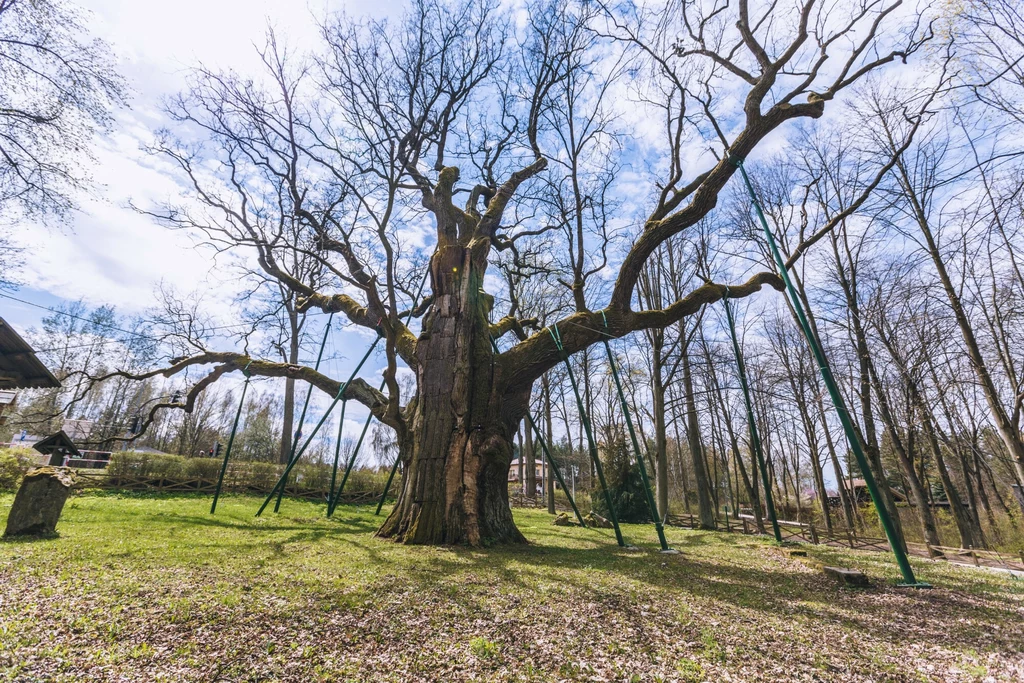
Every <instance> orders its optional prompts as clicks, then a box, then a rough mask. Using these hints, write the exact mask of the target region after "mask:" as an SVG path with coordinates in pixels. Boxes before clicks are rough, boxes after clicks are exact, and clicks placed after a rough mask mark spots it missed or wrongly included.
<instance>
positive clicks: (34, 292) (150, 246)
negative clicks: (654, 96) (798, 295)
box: [0, 0, 784, 436]
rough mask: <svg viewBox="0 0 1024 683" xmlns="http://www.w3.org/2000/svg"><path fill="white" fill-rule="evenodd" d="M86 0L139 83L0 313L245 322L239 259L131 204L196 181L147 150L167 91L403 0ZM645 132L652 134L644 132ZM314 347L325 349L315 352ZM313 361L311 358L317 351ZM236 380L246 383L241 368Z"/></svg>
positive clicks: (337, 340)
mask: <svg viewBox="0 0 1024 683" xmlns="http://www.w3.org/2000/svg"><path fill="white" fill-rule="evenodd" d="M82 2H83V4H85V5H86V6H87V8H88V9H89V10H90V11H91V16H90V17H89V18H88V19H87V21H86V25H87V27H88V29H89V30H90V32H91V33H92V34H93V35H95V36H97V37H99V38H101V39H103V40H105V41H107V42H108V43H109V44H110V45H111V46H112V48H113V50H114V52H115V54H116V57H117V60H118V67H119V69H120V71H121V73H122V74H123V75H124V76H125V77H126V79H127V80H128V82H129V85H130V88H131V91H132V97H131V102H130V107H129V108H128V109H126V110H123V111H119V112H118V113H117V121H116V122H115V124H114V126H113V132H112V133H110V134H109V135H106V136H104V137H102V138H101V139H99V140H98V141H97V145H96V149H95V157H96V160H95V164H94V167H93V168H92V172H93V176H94V179H95V181H96V184H97V187H96V191H95V193H94V196H91V197H87V198H84V199H83V200H82V201H81V211H80V212H79V213H78V214H77V215H76V216H75V217H74V219H73V220H72V221H71V223H70V225H68V226H67V227H64V228H59V229H58V228H47V227H43V226H39V225H22V226H20V228H19V233H18V234H17V235H16V238H17V239H18V240H19V241H20V242H21V244H22V246H24V247H25V261H26V269H25V271H24V272H23V273H22V274H21V278H20V279H21V280H22V281H23V282H24V283H25V284H24V286H22V287H21V288H20V289H19V290H18V291H17V292H16V293H15V294H14V295H15V296H17V297H18V298H19V299H22V300H24V301H27V302H31V303H30V304H25V303H20V302H16V301H12V300H10V299H0V315H3V317H4V318H5V319H7V320H8V321H9V322H10V323H12V324H13V325H14V326H15V327H16V328H18V329H20V330H21V331H23V332H24V331H25V330H26V329H27V328H29V327H31V326H34V325H38V324H39V322H40V320H41V318H42V317H43V316H44V315H46V311H45V310H43V309H42V308H40V307H53V306H55V305H57V304H59V303H61V302H62V301H72V300H79V299H81V300H83V301H84V302H85V303H86V304H88V305H89V306H92V307H95V306H99V305H101V304H110V305H113V306H114V307H115V308H116V309H117V311H118V312H119V313H121V314H127V315H131V314H138V313H143V312H145V311H146V309H147V308H150V307H151V306H152V305H153V303H154V291H155V290H156V288H157V287H158V286H160V285H164V286H170V287H173V288H174V289H176V290H178V291H179V292H183V293H187V292H191V291H197V290H198V291H203V292H205V293H207V296H206V297H205V301H206V302H207V305H208V306H209V307H210V310H209V312H210V313H211V314H212V315H213V316H214V317H215V318H216V319H217V321H218V324H221V325H223V324H230V323H232V322H235V320H234V319H233V318H232V316H233V315H234V314H233V311H232V308H231V305H230V302H231V298H232V295H233V294H234V293H236V292H237V291H238V289H237V288H238V282H237V278H236V277H235V273H234V271H233V270H232V269H231V268H230V267H229V266H228V264H227V263H225V262H224V261H223V260H215V259H214V258H213V254H212V253H211V252H210V251H209V250H208V249H206V248H203V247H200V246H198V245H197V244H196V243H195V242H194V238H193V237H192V236H190V235H188V234H185V233H181V232H173V231H170V230H168V229H167V228H165V227H162V226H159V225H157V224H156V223H155V222H154V221H153V220H152V219H150V218H148V217H146V216H144V215H141V214H140V213H138V212H137V211H135V210H134V209H132V208H131V206H130V205H129V204H130V203H131V204H134V205H136V206H142V207H147V206H154V205H157V204H159V203H161V202H162V201H165V200H168V199H175V198H177V197H179V196H181V195H182V194H183V193H184V191H185V189H186V188H184V187H183V186H182V185H180V184H179V183H180V182H181V179H180V176H179V175H178V174H176V173H174V172H173V170H172V169H171V168H170V167H169V166H168V165H167V163H166V161H164V160H162V159H159V158H156V157H153V156H151V155H149V154H147V153H146V152H145V151H144V147H145V146H146V145H147V144H149V143H150V142H151V141H152V140H153V138H154V135H155V133H156V131H158V130H159V129H160V128H161V127H163V126H164V125H166V123H167V122H166V120H165V117H164V115H163V113H162V108H161V103H162V101H163V99H164V98H166V97H168V96H171V95H173V94H174V93H176V92H178V91H179V90H181V89H182V87H183V85H184V80H185V77H186V75H187V73H188V70H189V69H190V68H192V67H194V66H196V65H198V64H204V65H207V66H209V67H212V68H214V69H228V68H230V69H233V70H235V71H238V72H240V73H241V74H243V75H244V74H246V73H255V72H256V71H257V70H258V57H257V54H256V49H255V46H256V45H257V44H260V43H262V40H263V37H264V35H265V32H266V30H267V27H268V26H273V27H274V29H275V32H276V34H277V35H278V37H279V38H281V39H283V41H284V42H285V43H286V44H287V45H291V46H295V47H297V48H300V49H302V48H304V47H308V46H311V45H313V44H314V43H315V42H316V41H317V20H318V19H319V18H322V17H324V16H325V15H326V14H327V13H329V12H338V11H344V12H346V13H349V14H352V15H362V14H365V13H367V12H372V13H373V14H375V15H378V16H379V15H381V14H386V13H390V12H394V11H397V10H399V9H400V8H401V4H402V3H401V2H400V0H383V1H378V2H373V3H370V2H367V1H366V0H278V1H276V2H275V1H271V0H179V1H178V2H176V3H152V2H138V0H134V1H128V0H82ZM638 116H639V114H638ZM634 132H638V131H637V130H636V129H634ZM651 134H652V135H653V134H654V133H653V131H652V132H651ZM639 137H641V138H643V137H644V135H643V133H642V132H639ZM783 140H784V134H783V132H781V131H780V132H779V133H778V134H777V135H773V136H772V137H771V138H770V139H768V140H765V141H764V142H763V143H762V145H761V146H760V148H759V150H758V153H759V154H770V153H772V152H773V151H777V150H778V149H779V148H780V146H781V145H782V144H783ZM701 165H703V162H702V164H701ZM637 194H638V195H642V194H643V193H642V192H638V193H637ZM32 304H34V305H32ZM325 317H326V316H316V317H314V318H313V319H312V323H311V335H312V336H313V337H314V338H317V339H319V337H320V330H321V329H322V326H323V324H324V323H325ZM371 336H372V335H371ZM370 341H371V339H370V338H369V337H368V334H367V333H366V332H365V331H360V332H355V331H352V332H348V331H344V330H341V331H338V332H336V333H334V334H332V335H331V338H330V341H329V344H328V347H327V352H326V353H325V355H326V356H327V358H329V359H330V360H329V361H328V364H327V365H326V366H325V371H326V372H327V374H330V375H331V376H334V377H338V378H344V377H347V376H348V374H349V372H351V371H352V369H353V368H354V366H355V363H356V362H357V361H358V359H359V358H360V357H361V356H362V354H363V351H364V349H365V348H366V346H367V345H368V344H369V343H370ZM310 353H312V354H315V350H314V351H312V352H310ZM303 360H304V361H308V362H312V358H303ZM382 366H383V357H382V354H380V353H377V354H376V355H375V356H374V357H372V358H371V359H370V361H369V362H368V363H367V365H366V366H365V367H364V369H363V371H362V372H361V376H363V377H364V378H366V379H367V380H368V381H370V382H371V383H373V384H375V383H376V382H377V378H379V376H380V369H381V368H382ZM232 382H234V383H235V384H237V383H239V382H240V378H237V377H236V378H234V379H233V380H232ZM229 384H230V382H229ZM315 395H316V396H317V397H318V398H317V400H318V403H317V404H316V406H315V407H314V409H313V410H314V412H315V410H317V409H318V408H320V407H323V406H324V405H325V404H326V402H327V399H326V398H325V397H322V396H320V395H319V392H316V393H315ZM365 415H366V410H365V409H364V408H362V407H361V406H359V405H353V406H350V411H349V414H347V415H346V426H345V434H346V435H347V436H357V435H358V432H359V430H360V428H361V424H362V420H363V418H364V416H365Z"/></svg>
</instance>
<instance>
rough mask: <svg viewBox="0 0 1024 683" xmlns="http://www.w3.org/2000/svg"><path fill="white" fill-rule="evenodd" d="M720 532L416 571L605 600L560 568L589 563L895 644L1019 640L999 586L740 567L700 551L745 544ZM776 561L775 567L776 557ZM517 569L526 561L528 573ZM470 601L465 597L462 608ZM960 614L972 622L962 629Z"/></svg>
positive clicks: (665, 589) (654, 590)
mask: <svg viewBox="0 0 1024 683" xmlns="http://www.w3.org/2000/svg"><path fill="white" fill-rule="evenodd" d="M719 536H723V535H711V533H710V532H708V533H694V534H692V535H690V534H688V535H686V536H684V537H680V538H674V539H673V544H672V545H673V546H675V547H677V548H680V549H682V550H683V555H681V556H663V555H658V554H657V553H655V552H653V551H647V552H641V553H627V552H621V551H618V550H617V546H616V545H615V543H614V540H611V539H609V540H608V541H607V542H606V543H605V544H603V545H598V546H597V547H592V548H578V547H576V548H552V547H550V546H539V545H530V546H526V547H520V548H515V549H512V550H510V549H507V548H494V549H490V550H487V551H479V550H476V551H474V550H470V549H453V550H452V553H453V556H454V557H452V558H446V557H444V556H435V557H432V558H431V560H430V562H431V563H432V564H433V565H434V566H435V571H434V572H430V573H428V574H422V575H420V576H419V577H418V578H419V579H420V583H421V584H423V585H424V587H427V586H428V585H429V584H436V583H437V581H436V579H433V578H431V577H436V576H437V575H443V576H446V577H448V578H449V579H451V578H453V577H456V578H457V577H459V576H460V574H462V575H466V574H468V575H471V576H472V575H474V574H477V575H478V574H485V573H487V572H498V573H500V575H501V577H502V580H503V581H507V582H508V583H509V584H510V585H515V586H522V587H526V584H527V583H529V582H530V581H536V580H541V579H542V580H544V581H546V582H549V583H551V582H554V583H558V584H562V585H563V586H564V587H565V588H566V590H567V591H568V590H570V589H571V590H573V591H576V592H579V593H581V594H582V595H583V596H584V598H585V599H587V600H591V601H593V602H595V603H603V602H606V601H607V599H608V595H609V584H608V582H607V581H602V582H599V583H596V584H595V585H593V586H588V585H585V584H583V585H581V584H580V580H581V578H582V577H581V576H580V575H579V574H574V573H573V572H572V571H569V572H565V571H564V570H566V569H570V570H572V569H579V568H588V569H592V570H595V569H596V570H598V571H600V572H602V573H603V574H604V575H605V577H606V578H607V577H611V578H610V581H611V583H612V585H613V586H614V585H615V584H618V583H619V582H621V585H622V586H623V587H628V585H629V584H630V583H632V582H641V583H643V584H644V585H645V586H646V589H647V590H649V591H650V595H651V598H652V599H654V598H660V599H664V600H672V599H673V596H676V597H678V595H679V594H680V593H682V594H685V595H689V596H691V597H693V598H695V599H696V601H697V603H698V604H700V602H701V601H706V600H712V601H719V602H723V603H727V604H730V605H732V606H733V607H735V608H739V609H741V610H754V611H757V612H762V613H766V614H770V615H772V616H773V617H775V618H779V617H784V618H787V619H797V618H801V619H805V620H806V619H810V620H813V621H818V622H821V623H822V625H833V626H840V627H843V628H846V629H852V630H854V631H857V632H859V633H862V634H863V635H864V636H870V637H871V638H873V639H875V640H881V641H884V642H885V643H887V644H889V645H891V646H892V647H901V646H903V645H905V644H906V643H907V642H910V641H915V642H919V643H922V644H924V645H935V644H940V645H945V646H956V647H960V648H963V647H973V648H975V649H978V650H991V649H993V648H994V647H1002V648H1004V649H1006V651H1008V652H1009V651H1013V652H1020V651H1022V649H1024V637H1022V634H1021V633H1020V631H1021V629H1020V628H1014V627H1012V626H1011V625H1014V624H1018V623H1019V622H1020V617H1021V612H1022V610H1021V607H1020V604H1019V603H1017V604H1014V603H1013V602H1012V601H1010V602H1007V601H1005V600H1001V599H1000V598H1001V597H1003V596H1001V595H1000V593H1001V592H1002V589H1000V588H998V587H995V586H993V587H992V588H993V590H990V591H988V592H987V593H985V594H984V595H982V596H979V595H978V594H976V593H971V594H967V593H966V592H965V591H961V590H958V589H955V588H954V589H948V590H943V589H938V590H933V591H914V590H907V589H898V588H895V587H894V586H893V585H892V584H891V583H890V582H888V581H885V580H879V578H878V577H877V576H874V577H873V578H874V582H875V587H874V588H872V589H869V590H866V591H852V590H850V589H846V588H843V587H841V586H839V585H838V584H836V583H834V582H833V581H832V580H831V579H828V578H827V577H825V576H824V575H822V574H819V573H814V572H813V571H812V572H808V571H807V570H806V569H803V568H802V567H800V566H799V565H796V564H794V569H786V568H784V565H785V564H786V563H788V562H796V561H794V560H787V559H786V558H783V557H782V556H781V555H779V556H778V557H777V558H772V561H773V562H774V563H775V566H773V567H772V569H771V571H770V572H766V571H765V570H763V569H760V568H757V567H753V566H746V565H743V564H741V563H740V562H737V561H736V560H730V559H728V558H723V557H721V556H720V554H718V553H715V554H713V555H710V556H702V555H701V554H700V550H701V548H703V547H712V546H716V545H718V546H721V545H731V546H734V547H742V546H744V545H747V544H750V542H749V541H734V540H732V539H730V538H728V537H724V538H720V537H719ZM753 545H755V546H761V547H760V548H751V550H752V551H754V552H757V551H760V552H765V553H772V552H774V551H773V548H772V547H771V546H770V545H768V544H761V543H754V544H753ZM780 565H781V566H780ZM521 568H527V571H529V574H527V573H526V572H524V571H523V570H522V569H521ZM455 599H457V600H472V599H473V598H472V596H471V595H469V594H468V593H467V594H465V595H459V594H456V596H455ZM468 606H470V605H467V607H468ZM910 615H913V617H912V618H913V619H914V628H913V629H907V628H906V626H907V621H906V619H907V618H908V617H909V616H910ZM964 619H969V620H973V621H974V622H975V624H976V627H975V628H974V629H972V632H970V633H968V632H967V631H966V630H965V629H964V626H963V623H964V621H963V620H964Z"/></svg>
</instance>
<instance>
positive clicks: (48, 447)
mask: <svg viewBox="0 0 1024 683" xmlns="http://www.w3.org/2000/svg"><path fill="white" fill-rule="evenodd" d="M32 448H34V449H36V450H37V451H39V452H40V453H42V454H43V455H48V456H50V462H49V464H50V465H52V466H53V467H60V466H61V465H63V464H64V458H65V457H67V456H69V455H72V456H74V457H76V458H81V457H82V454H81V453H80V452H79V451H78V448H77V447H76V446H75V444H74V442H73V441H71V438H70V437H69V436H68V435H67V434H65V433H64V430H61V431H59V432H57V433H56V434H51V435H50V436H48V437H46V438H45V439H43V440H42V441H37V442H36V443H35V444H34V445H33V446H32Z"/></svg>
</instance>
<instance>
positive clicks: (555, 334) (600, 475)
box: [548, 324, 626, 547]
mask: <svg viewBox="0 0 1024 683" xmlns="http://www.w3.org/2000/svg"><path fill="white" fill-rule="evenodd" d="M548 333H549V334H550V335H551V338H552V339H554V340H555V347H556V348H557V349H558V352H559V354H560V355H561V356H562V362H563V363H565V370H566V372H567V373H568V375H569V384H570V385H571V386H572V393H573V394H575V395H576V409H577V410H579V412H580V420H582V421H583V429H584V431H585V432H586V434H587V446H588V449H589V451H590V459H591V461H592V462H593V463H594V469H595V470H596V471H597V479H598V481H599V482H600V483H601V491H602V492H603V493H604V502H605V504H606V505H607V506H608V516H609V517H611V521H612V527H613V528H614V529H615V540H616V541H618V543H619V545H620V546H622V547H625V546H626V540H625V539H624V538H623V537H622V530H621V529H620V528H619V516H618V515H617V514H616V513H615V505H613V504H612V496H611V494H610V493H609V492H608V482H607V481H606V480H605V478H604V467H602V466H601V456H600V455H598V453H597V442H596V441H595V440H594V432H593V429H592V428H591V426H590V418H589V417H588V416H587V410H586V408H584V407H583V399H582V398H581V397H580V390H579V387H578V386H577V385H576V376H575V375H574V374H573V372H572V365H571V364H570V363H569V354H567V353H566V352H565V349H564V348H563V347H562V335H561V333H560V332H559V331H558V325H557V324H555V325H554V326H553V327H552V328H548Z"/></svg>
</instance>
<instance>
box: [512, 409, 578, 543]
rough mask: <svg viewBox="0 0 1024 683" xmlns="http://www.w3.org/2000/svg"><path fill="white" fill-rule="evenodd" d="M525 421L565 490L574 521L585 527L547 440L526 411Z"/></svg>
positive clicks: (559, 483)
mask: <svg viewBox="0 0 1024 683" xmlns="http://www.w3.org/2000/svg"><path fill="white" fill-rule="evenodd" d="M526 421H527V422H529V423H530V429H532V430H533V433H534V434H536V435H537V442H538V443H539V444H540V447H541V449H542V450H543V451H544V455H545V457H547V459H548V464H549V465H551V471H552V472H554V473H555V479H557V480H558V485H559V486H561V487H562V490H563V491H565V497H566V498H568V499H569V505H571V506H572V511H573V512H574V513H575V514H576V521H578V522H579V523H580V526H581V527H583V528H584V529H585V528H587V523H586V522H584V521H583V515H581V514H580V509H579V508H578V507H576V501H575V500H573V497H572V492H571V491H570V490H569V487H568V486H566V485H565V478H564V477H562V471H561V470H560V469H559V467H558V463H557V462H555V459H554V458H552V457H551V450H550V449H549V448H548V443H547V441H545V440H544V437H543V436H542V435H541V433H540V430H539V429H537V423H536V422H534V421H533V416H532V415H530V413H526Z"/></svg>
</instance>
